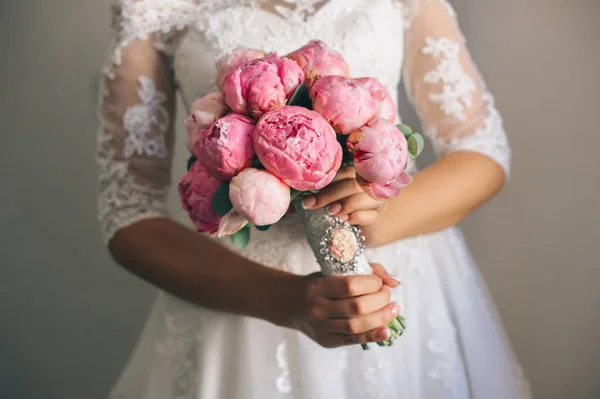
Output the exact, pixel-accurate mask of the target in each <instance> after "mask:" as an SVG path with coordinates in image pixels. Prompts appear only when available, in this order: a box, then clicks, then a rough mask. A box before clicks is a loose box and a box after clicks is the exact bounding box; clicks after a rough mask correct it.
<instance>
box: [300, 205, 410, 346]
mask: <svg viewBox="0 0 600 399" xmlns="http://www.w3.org/2000/svg"><path fill="white" fill-rule="evenodd" d="M294 209H295V211H296V214H297V215H299V217H300V218H301V220H302V224H303V227H304V232H305V234H306V238H307V240H308V244H309V245H310V247H311V249H312V251H313V254H314V255H315V258H316V259H317V263H318V264H319V266H320V267H321V272H322V273H323V275H324V276H353V275H369V274H373V269H371V266H370V265H369V262H368V261H367V258H366V256H365V254H364V248H365V245H364V237H363V236H362V235H361V232H360V230H359V229H358V228H357V227H355V226H351V225H350V224H349V223H348V222H344V221H342V220H340V219H337V218H335V217H332V216H329V215H328V214H327V213H326V212H325V209H324V208H320V209H315V210H306V209H304V208H303V207H302V196H297V197H296V198H295V199H294ZM405 326H406V322H405V320H404V318H403V317H402V316H400V315H399V316H398V317H396V319H394V320H393V321H391V322H390V323H389V324H388V327H389V329H390V332H391V337H390V339H388V340H386V341H383V342H378V343H377V344H378V345H379V346H390V345H392V342H393V341H394V339H396V338H397V337H399V336H400V335H402V333H403V332H404V329H405ZM362 347H363V349H368V346H367V345H366V344H363V345H362Z"/></svg>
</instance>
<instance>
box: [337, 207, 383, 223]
mask: <svg viewBox="0 0 600 399" xmlns="http://www.w3.org/2000/svg"><path fill="white" fill-rule="evenodd" d="M379 215H380V214H379V212H378V211H373V210H371V211H358V212H352V213H351V214H349V215H347V216H346V215H344V216H345V217H340V219H342V220H344V221H347V222H348V223H350V224H352V225H357V226H369V225H372V224H374V223H376V222H377V219H379Z"/></svg>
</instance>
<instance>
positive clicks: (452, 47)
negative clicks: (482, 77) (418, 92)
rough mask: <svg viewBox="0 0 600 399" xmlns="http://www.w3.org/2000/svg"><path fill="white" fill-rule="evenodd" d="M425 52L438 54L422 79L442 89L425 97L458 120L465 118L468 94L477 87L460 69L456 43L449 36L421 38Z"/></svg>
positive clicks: (423, 51) (469, 103) (458, 47)
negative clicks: (434, 64) (436, 61)
mask: <svg viewBox="0 0 600 399" xmlns="http://www.w3.org/2000/svg"><path fill="white" fill-rule="evenodd" d="M421 52H422V53H423V54H425V55H431V56H432V57H434V58H436V59H437V58H439V59H441V60H440V63H439V64H438V66H437V67H436V68H435V69H433V70H431V71H429V72H427V73H426V74H425V76H424V78H423V79H424V81H425V83H428V84H438V83H440V82H442V83H443V87H442V91H441V92H438V93H435V92H432V93H429V100H431V101H432V102H434V103H436V104H439V105H440V109H441V111H442V112H443V113H444V114H445V115H448V116H453V117H455V118H456V119H458V120H460V121H464V120H466V119H467V117H466V115H465V114H464V111H465V110H466V109H467V108H470V107H471V106H472V105H473V98H472V94H473V93H474V92H475V91H476V90H477V87H476V86H475V82H474V81H473V79H472V78H471V76H469V75H468V74H467V73H466V72H465V71H464V70H463V67H462V65H461V63H460V60H459V58H458V55H459V52H460V45H459V44H458V43H457V42H455V41H453V40H450V39H447V38H440V39H433V38H430V37H427V38H425V47H423V49H422V50H421Z"/></svg>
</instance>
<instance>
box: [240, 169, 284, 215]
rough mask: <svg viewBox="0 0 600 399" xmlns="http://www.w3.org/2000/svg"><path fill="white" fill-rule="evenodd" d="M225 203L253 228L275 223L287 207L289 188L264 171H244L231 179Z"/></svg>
mask: <svg viewBox="0 0 600 399" xmlns="http://www.w3.org/2000/svg"><path fill="white" fill-rule="evenodd" d="M229 200H230V201H231V203H232V204H233V207H234V208H235V209H236V210H237V211H238V212H239V214H240V215H242V216H244V217H245V218H246V219H247V220H249V221H250V223H252V224H254V225H255V226H266V225H269V224H273V223H276V222H277V221H279V219H281V218H282V217H283V215H285V213H286V212H287V210H288V208H289V206H290V201H291V197H290V187H289V186H288V185H287V184H285V183H284V182H282V181H281V180H279V178H277V177H275V176H273V175H272V174H270V173H269V172H267V171H266V170H259V169H254V168H248V169H244V170H243V171H242V172H240V174H238V175H237V176H236V177H234V178H233V179H231V184H230V185H229Z"/></svg>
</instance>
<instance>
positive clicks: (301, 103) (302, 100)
mask: <svg viewBox="0 0 600 399" xmlns="http://www.w3.org/2000/svg"><path fill="white" fill-rule="evenodd" d="M288 105H295V106H298V107H304V108H308V109H312V101H311V100H310V93H309V92H308V87H306V84H305V83H304V82H302V83H300V86H298V88H297V89H296V91H295V92H294V94H293V95H292V97H290V100H289V101H288Z"/></svg>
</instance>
